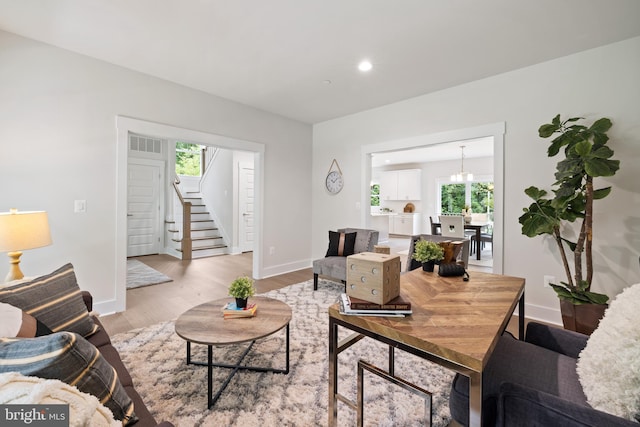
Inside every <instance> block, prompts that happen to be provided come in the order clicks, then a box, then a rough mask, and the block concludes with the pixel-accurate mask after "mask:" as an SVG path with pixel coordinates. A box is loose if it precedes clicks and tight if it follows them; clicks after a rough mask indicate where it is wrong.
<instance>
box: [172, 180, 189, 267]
mask: <svg viewBox="0 0 640 427" xmlns="http://www.w3.org/2000/svg"><path fill="white" fill-rule="evenodd" d="M178 184H180V178H179V177H178V176H177V175H176V178H175V180H174V181H173V188H174V189H175V190H176V194H177V195H178V199H179V200H180V204H181V205H182V239H181V240H180V249H181V251H182V259H183V260H190V259H192V255H193V254H192V252H193V243H192V241H191V202H185V201H184V198H183V197H182V193H181V192H180V188H179V187H178Z"/></svg>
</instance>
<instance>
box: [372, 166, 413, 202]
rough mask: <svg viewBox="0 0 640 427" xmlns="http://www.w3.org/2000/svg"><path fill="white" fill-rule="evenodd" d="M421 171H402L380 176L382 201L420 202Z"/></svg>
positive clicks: (383, 173)
mask: <svg viewBox="0 0 640 427" xmlns="http://www.w3.org/2000/svg"><path fill="white" fill-rule="evenodd" d="M421 172H422V171H421V170H420V169H400V170H395V171H386V172H382V174H381V175H380V200H420V197H421V195H420V193H421Z"/></svg>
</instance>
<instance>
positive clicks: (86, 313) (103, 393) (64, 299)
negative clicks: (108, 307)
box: [0, 264, 172, 427]
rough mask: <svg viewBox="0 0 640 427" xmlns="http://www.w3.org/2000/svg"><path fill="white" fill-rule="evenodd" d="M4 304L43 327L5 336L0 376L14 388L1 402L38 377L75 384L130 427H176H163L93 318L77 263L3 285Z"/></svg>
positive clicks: (1, 297) (0, 348)
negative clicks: (25, 380)
mask: <svg viewBox="0 0 640 427" xmlns="http://www.w3.org/2000/svg"><path fill="white" fill-rule="evenodd" d="M0 302H2V303H5V304H9V305H11V306H13V307H16V308H19V309H21V310H22V312H23V318H24V316H25V315H29V316H31V317H34V318H35V319H36V320H37V321H38V322H40V323H41V324H42V325H43V328H40V327H39V332H38V331H36V332H35V335H26V336H25V335H21V337H20V338H16V337H13V336H5V337H0V362H1V363H0V374H2V375H3V379H5V383H4V384H5V386H6V385H7V384H8V385H9V387H5V388H4V394H3V395H1V396H0V398H2V399H5V398H6V399H12V398H13V395H12V392H15V388H12V387H14V386H18V383H19V382H20V381H21V379H18V377H19V376H23V377H29V378H31V379H34V378H33V377H36V378H39V379H44V380H53V381H58V382H62V383H65V384H66V385H72V386H74V387H76V388H77V390H78V393H80V395H85V394H86V395H91V396H93V397H95V398H96V399H97V400H96V401H95V404H96V405H100V403H101V404H102V405H103V406H104V407H106V408H102V409H105V410H107V412H109V411H110V412H111V413H112V414H113V418H114V419H115V420H121V421H122V423H123V424H124V425H135V426H138V427H151V426H162V427H170V426H172V424H171V423H168V422H164V423H161V424H158V423H157V422H156V420H155V419H154V417H153V416H152V415H151V413H150V412H149V410H148V408H147V407H146V405H145V404H144V402H143V400H142V398H141V397H140V395H139V394H138V392H137V391H136V389H135V388H134V386H133V381H132V379H131V375H130V374H129V372H128V370H127V368H126V367H125V365H124V363H123V362H122V359H121V358H120V355H119V353H118V351H117V350H116V349H115V347H114V346H113V345H112V344H111V339H110V338H109V335H108V333H107V332H106V330H105V329H104V327H103V326H102V324H101V323H100V320H99V319H98V318H97V317H95V316H92V315H91V310H92V308H93V307H92V306H93V298H92V296H91V294H90V293H88V292H86V291H82V290H81V289H80V287H79V285H78V283H77V280H76V276H75V271H74V268H73V266H72V265H71V264H67V265H64V266H62V267H61V268H59V269H57V270H56V271H54V272H52V273H50V274H48V275H44V276H41V277H38V278H35V279H24V280H21V281H15V282H10V283H8V284H4V285H3V286H0ZM18 374H20V375H18ZM6 378H8V379H6ZM7 381H8V383H7ZM43 384H44V383H43ZM47 387H48V386H47ZM43 396H44V395H43V394H41V393H39V392H38V393H35V394H34V395H30V398H32V399H34V400H33V403H37V402H40V401H41V400H40V399H42V398H43ZM36 399H37V400H36ZM90 400H91V399H90ZM94 400H95V399H94ZM7 401H9V400H7ZM98 402H99V403H98ZM88 405H89V406H85V407H83V409H86V411H76V412H75V413H72V414H71V418H72V419H73V417H74V416H81V415H84V413H85V412H87V411H89V413H90V412H91V411H92V410H93V409H92V408H94V406H92V405H93V404H91V403H89V404H88ZM107 408H108V409H107ZM102 409H100V410H102Z"/></svg>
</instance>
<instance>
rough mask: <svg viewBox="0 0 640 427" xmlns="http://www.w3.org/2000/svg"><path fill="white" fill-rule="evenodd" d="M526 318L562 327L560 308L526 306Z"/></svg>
mask: <svg viewBox="0 0 640 427" xmlns="http://www.w3.org/2000/svg"><path fill="white" fill-rule="evenodd" d="M524 317H526V318H527V319H531V320H539V321H541V322H545V323H551V324H553V325H558V326H562V315H561V314H560V308H557V309H554V308H549V307H543V306H541V305H535V304H527V303H525V304H524Z"/></svg>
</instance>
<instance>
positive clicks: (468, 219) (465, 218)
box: [464, 215, 471, 224]
mask: <svg viewBox="0 0 640 427" xmlns="http://www.w3.org/2000/svg"><path fill="white" fill-rule="evenodd" d="M464 222H465V224H471V215H465V216H464Z"/></svg>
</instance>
